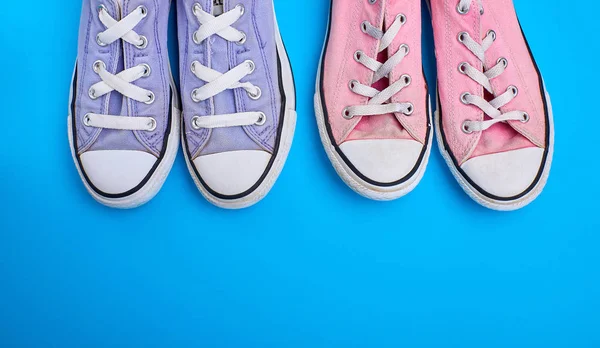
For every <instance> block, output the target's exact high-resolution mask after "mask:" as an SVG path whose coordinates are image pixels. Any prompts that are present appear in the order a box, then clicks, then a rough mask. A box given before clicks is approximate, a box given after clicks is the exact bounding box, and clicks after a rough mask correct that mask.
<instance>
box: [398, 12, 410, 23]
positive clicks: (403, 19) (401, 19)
mask: <svg viewBox="0 0 600 348" xmlns="http://www.w3.org/2000/svg"><path fill="white" fill-rule="evenodd" d="M398 18H400V24H406V21H407V19H406V16H405V15H404V14H402V13H400V14H398V15H397V16H396V19H398Z"/></svg>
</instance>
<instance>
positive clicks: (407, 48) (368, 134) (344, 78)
mask: <svg viewBox="0 0 600 348" xmlns="http://www.w3.org/2000/svg"><path fill="white" fill-rule="evenodd" d="M397 22H400V29H399V30H398V33H397V34H396V35H395V37H393V39H392V41H391V42H384V39H383V38H382V37H377V36H378V34H377V33H378V32H379V31H381V33H380V34H385V33H387V32H390V31H393V30H394V29H395V26H397V25H398V23H397ZM367 26H368V27H369V29H367ZM371 27H372V28H371ZM369 32H371V34H370V33H369ZM373 33H376V35H375V37H374V36H373ZM385 44H389V45H388V46H387V47H384V46H383V45H385ZM379 51H381V52H379ZM403 52H404V54H402V53H403ZM357 54H363V55H365V56H367V57H369V58H372V59H375V60H377V61H378V62H379V64H383V63H386V62H389V61H390V60H391V59H390V58H391V57H393V56H394V55H396V54H400V55H403V56H404V57H403V58H402V60H401V62H400V63H398V64H396V65H395V66H394V67H393V69H392V70H391V72H390V73H389V74H388V75H387V76H385V77H384V78H382V79H381V80H378V81H374V80H375V78H374V77H375V76H376V74H377V72H375V71H373V69H370V68H368V67H367V66H365V64H362V63H361V62H359V61H357V60H358V59H357V58H358V56H357ZM404 79H407V80H406V81H407V82H408V84H407V85H406V86H405V87H404V88H402V89H401V90H400V91H399V92H397V93H395V94H393V95H392V96H391V98H390V99H389V100H386V101H384V102H383V104H387V105H390V104H398V105H400V104H403V105H406V104H410V105H411V110H410V111H409V112H405V110H402V111H399V110H394V111H393V112H392V111H390V112H382V113H380V114H376V115H357V116H355V117H345V116H348V115H347V114H345V113H346V112H347V110H348V108H349V107H352V106H366V105H369V104H370V103H371V102H373V99H374V98H373V97H371V96H365V95H363V94H360V93H357V92H356V89H355V88H353V85H354V82H358V83H359V84H361V85H364V86H369V87H373V88H375V89H376V90H377V91H384V90H385V89H386V88H387V87H389V86H391V85H392V84H394V83H396V82H398V81H400V80H404ZM319 85H320V91H318V93H320V99H321V100H320V102H321V104H322V105H320V106H319V105H318V106H317V109H320V108H322V109H323V113H324V117H325V122H326V128H327V136H328V137H329V139H328V142H330V143H331V144H333V145H334V147H335V149H336V150H335V151H337V153H338V154H339V156H340V157H341V158H342V160H343V161H344V166H347V167H349V168H351V170H352V171H353V172H354V173H352V175H357V176H359V177H360V181H361V182H366V184H370V185H375V186H392V185H396V184H399V183H401V182H402V181H403V180H406V179H408V178H410V177H411V176H412V175H413V174H415V172H416V168H417V167H418V166H419V165H420V164H422V163H423V162H424V161H423V159H424V157H426V156H425V153H426V152H427V149H428V138H429V131H430V122H429V112H430V110H429V102H428V95H427V85H426V81H425V78H424V75H423V67H422V53H421V2H420V1H418V0H413V1H392V0H378V1H371V0H360V1H357V0H333V1H332V9H331V18H330V27H329V36H328V38H327V41H326V48H325V52H324V55H323V58H322V63H321V72H320V81H319ZM378 104H382V103H378ZM326 147H327V146H326Z"/></svg>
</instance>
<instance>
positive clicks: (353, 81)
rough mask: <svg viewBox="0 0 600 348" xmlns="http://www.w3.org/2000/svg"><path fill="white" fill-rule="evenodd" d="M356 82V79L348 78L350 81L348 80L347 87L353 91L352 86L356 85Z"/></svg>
mask: <svg viewBox="0 0 600 348" xmlns="http://www.w3.org/2000/svg"><path fill="white" fill-rule="evenodd" d="M358 83H359V82H358V81H357V80H350V82H348V88H350V90H351V91H354V87H356V85H357V84H358Z"/></svg>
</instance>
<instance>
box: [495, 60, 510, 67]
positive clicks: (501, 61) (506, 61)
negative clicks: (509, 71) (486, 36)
mask: <svg viewBox="0 0 600 348" xmlns="http://www.w3.org/2000/svg"><path fill="white" fill-rule="evenodd" d="M500 63H502V65H503V66H504V67H505V68H506V67H507V66H508V59H506V58H504V57H500V58H498V60H497V61H496V64H500Z"/></svg>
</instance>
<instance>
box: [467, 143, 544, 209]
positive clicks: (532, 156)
mask: <svg viewBox="0 0 600 348" xmlns="http://www.w3.org/2000/svg"><path fill="white" fill-rule="evenodd" d="M543 157H544V149H540V148H536V147H531V148H526V149H520V150H514V151H508V152H502V153H496V154H492V155H485V156H480V157H475V158H472V159H470V160H468V161H467V162H465V163H464V164H463V165H462V166H461V169H462V170H463V171H464V172H465V174H466V175H467V176H468V177H469V178H470V179H471V180H472V181H473V182H474V183H475V184H476V185H477V186H479V187H480V188H481V189H482V190H484V191H485V192H487V193H488V194H491V195H494V196H496V197H500V198H505V199H507V198H511V197H517V196H519V195H522V194H523V193H524V192H525V191H526V190H527V189H529V188H530V187H531V186H532V185H533V184H535V180H536V178H537V177H538V173H539V172H540V168H541V166H542V161H543Z"/></svg>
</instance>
